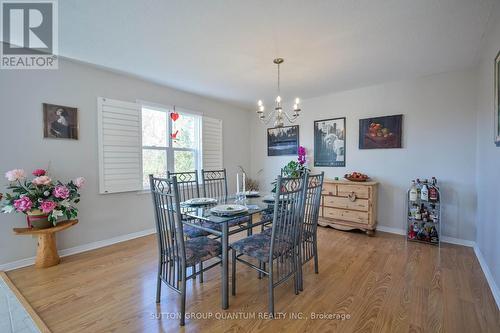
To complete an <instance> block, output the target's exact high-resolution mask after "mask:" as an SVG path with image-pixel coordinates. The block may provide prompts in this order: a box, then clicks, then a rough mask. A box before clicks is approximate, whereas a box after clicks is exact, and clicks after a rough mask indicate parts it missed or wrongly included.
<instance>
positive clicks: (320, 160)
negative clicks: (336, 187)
mask: <svg viewBox="0 0 500 333" xmlns="http://www.w3.org/2000/svg"><path fill="white" fill-rule="evenodd" d="M345 123H346V119H345V117H344V118H333V119H324V120H315V121H314V166H315V167H345V153H346V145H345V127H346V125H345Z"/></svg>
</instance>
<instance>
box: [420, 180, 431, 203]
mask: <svg viewBox="0 0 500 333" xmlns="http://www.w3.org/2000/svg"><path fill="white" fill-rule="evenodd" d="M420 199H421V200H422V201H428V200H429V188H428V187H427V180H425V181H424V184H423V185H422V189H421V190H420Z"/></svg>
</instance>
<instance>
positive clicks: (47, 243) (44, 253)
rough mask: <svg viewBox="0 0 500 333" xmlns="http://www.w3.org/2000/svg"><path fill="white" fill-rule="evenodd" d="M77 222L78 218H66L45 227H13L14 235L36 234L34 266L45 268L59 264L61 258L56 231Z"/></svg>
mask: <svg viewBox="0 0 500 333" xmlns="http://www.w3.org/2000/svg"><path fill="white" fill-rule="evenodd" d="M77 223H78V220H66V221H62V222H59V223H57V225H56V226H55V227H52V228H47V229H31V228H13V229H12V230H14V233H15V234H16V235H37V236H38V247H37V250H36V260H35V267H36V268H46V267H51V266H55V265H57V264H59V262H60V261H61V259H60V258H59V254H58V253H57V246H56V232H58V231H62V230H65V229H68V228H69V227H71V226H73V225H75V224H77Z"/></svg>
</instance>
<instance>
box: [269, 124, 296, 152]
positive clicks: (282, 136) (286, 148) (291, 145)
mask: <svg viewBox="0 0 500 333" xmlns="http://www.w3.org/2000/svg"><path fill="white" fill-rule="evenodd" d="M298 149H299V126H297V125H296V126H285V127H275V128H268V129H267V156H283V155H297V153H298Z"/></svg>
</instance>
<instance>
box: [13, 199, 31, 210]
mask: <svg viewBox="0 0 500 333" xmlns="http://www.w3.org/2000/svg"><path fill="white" fill-rule="evenodd" d="M32 206H33V203H32V202H31V200H30V198H28V197H21V198H19V199H17V200H14V208H16V210H17V211H18V212H26V211H30V210H31V207H32Z"/></svg>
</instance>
